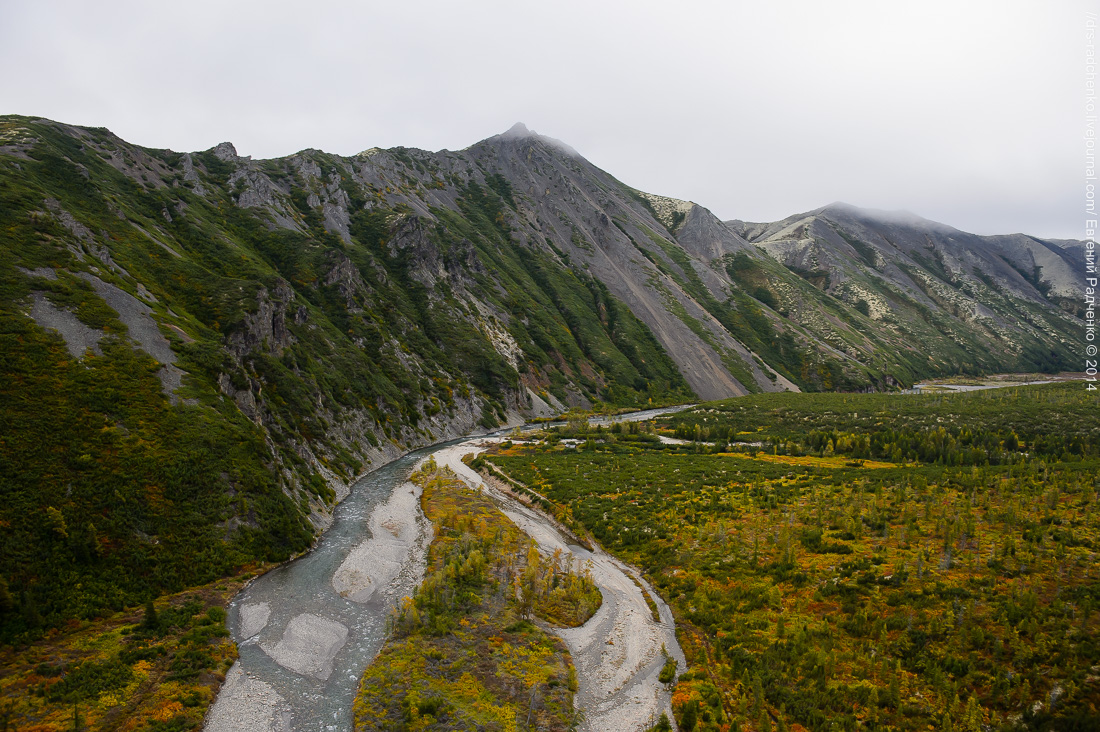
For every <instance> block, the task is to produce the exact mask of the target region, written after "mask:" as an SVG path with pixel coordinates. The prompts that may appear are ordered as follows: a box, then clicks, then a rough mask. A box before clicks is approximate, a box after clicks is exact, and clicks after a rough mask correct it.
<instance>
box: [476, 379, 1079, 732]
mask: <svg viewBox="0 0 1100 732" xmlns="http://www.w3.org/2000/svg"><path fill="white" fill-rule="evenodd" d="M1098 415H1100V403H1098V399H1097V397H1096V392H1090V391H1087V390H1086V388H1085V384H1083V383H1067V384H1055V385H1045V386H1032V387H1020V388H1006V389H998V390H990V391H980V392H971V393H967V394H957V395H946V396H941V395H923V396H920V395H893V396H886V395H852V394H849V395H807V394H801V395H798V394H784V395H757V396H753V397H746V398H743V399H738V400H730V401H728V402H719V403H713V404H706V405H702V406H700V407H698V408H695V409H693V410H690V411H688V412H686V413H682V414H677V415H674V416H672V417H669V418H668V419H667V420H665V421H664V422H662V423H660V424H659V425H653V424H649V425H647V424H642V425H640V426H639V425H622V426H619V425H616V426H612V427H611V428H609V429H595V430H591V429H586V428H583V427H581V426H580V424H579V423H578V424H576V425H573V426H572V427H567V428H562V429H560V430H558V431H557V432H556V433H553V434H551V435H549V437H548V438H547V439H546V440H545V441H544V443H543V444H542V445H541V446H539V447H536V448H529V447H527V448H525V447H519V446H515V447H512V448H511V449H510V450H508V451H506V452H505V453H504V454H499V455H493V456H489V457H488V458H487V459H488V460H490V461H491V462H493V463H494V464H495V465H497V466H499V467H501V468H502V469H504V470H506V471H507V472H508V473H509V474H510V475H511V476H512V477H513V478H514V479H516V480H519V481H521V482H523V483H525V484H526V485H528V486H531V487H532V488H533V489H534V490H537V491H538V492H539V493H540V494H542V495H544V496H546V497H547V498H548V499H549V500H550V501H552V502H553V503H554V507H553V508H554V510H556V511H557V512H558V513H560V514H563V515H568V517H569V519H570V520H571V521H572V522H573V523H574V525H581V526H584V527H586V528H587V529H588V530H589V531H591V532H592V534H593V536H594V537H595V538H596V539H598V540H599V541H600V542H601V543H602V544H603V546H604V547H606V548H607V549H608V550H610V551H612V552H613V553H615V554H617V555H618V556H620V557H622V558H623V559H625V560H627V561H629V562H632V563H634V564H636V565H637V566H639V567H641V568H643V569H644V571H645V572H646V573H647V575H648V576H649V578H650V579H651V580H652V582H653V583H654V585H655V586H656V587H657V588H658V590H659V591H660V592H661V594H662V595H663V596H664V597H665V599H666V600H667V601H668V602H669V604H670V605H671V606H672V608H673V610H674V613H675V615H676V618H677V624H678V625H677V627H678V631H679V636H680V640H681V645H682V646H683V647H684V651H685V653H686V654H687V657H688V660H689V669H688V670H687V672H686V673H685V674H684V675H683V676H681V678H680V681H679V683H678V685H677V688H676V690H675V691H674V699H673V704H674V709H675V710H676V714H677V719H678V722H679V725H680V728H681V729H687V730H719V729H741V730H765V729H792V730H794V729H799V728H804V729H811V730H831V729H851V730H854V729H858V728H869V729H898V730H907V729H908V730H917V729H930V728H931V729H954V730H979V729H989V728H992V729H1003V730H1010V729H1035V730H1086V729H1095V728H1096V726H1097V724H1100V673H1097V669H1098V666H1100V646H1098V645H1097V640H1096V639H1097V631H1098V630H1100V625H1098V624H1100V618H1098V613H1097V606H1098V603H1100V576H1098V574H1097V569H1096V563H1095V555H1096V553H1097V551H1098V550H1100V513H1098V508H1100V504H1098V502H1097V501H1098V494H1097V491H1098V488H1100V484H1098V482H1097V476H1098V475H1100V417H1098ZM655 430H657V432H655ZM660 432H663V433H664V434H665V435H667V436H670V437H671V436H673V435H675V434H676V433H679V434H680V435H681V436H686V437H687V438H688V441H687V442H686V443H685V444H674V445H662V444H661V443H660V442H659V441H658V434H659V433H660ZM563 437H578V438H581V440H582V442H581V443H580V444H579V446H578V447H576V448H570V447H566V446H564V445H563V444H562V443H561V442H560V439H561V438H563ZM730 440H732V441H733V444H730V442H729V441H730Z"/></svg>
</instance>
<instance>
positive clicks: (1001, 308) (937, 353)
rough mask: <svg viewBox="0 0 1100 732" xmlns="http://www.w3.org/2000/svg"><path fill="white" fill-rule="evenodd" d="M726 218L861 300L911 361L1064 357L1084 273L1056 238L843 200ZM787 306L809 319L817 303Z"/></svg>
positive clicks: (794, 267)
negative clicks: (774, 218) (780, 215)
mask: <svg viewBox="0 0 1100 732" xmlns="http://www.w3.org/2000/svg"><path fill="white" fill-rule="evenodd" d="M727 224H728V226H729V227H730V228H731V229H733V230H734V231H736V232H738V233H739V234H742V235H743V236H745V237H747V238H748V239H749V240H750V241H752V243H753V244H754V245H755V246H757V247H759V248H760V249H761V250H762V251H765V252H767V253H768V254H769V255H771V256H772V257H773V258H774V259H775V260H776V261H777V262H779V263H781V264H783V265H784V266H785V267H786V269H788V270H789V271H790V272H792V273H794V274H797V275H799V276H800V277H801V278H803V279H804V280H806V281H807V282H810V283H811V284H813V285H814V286H815V287H816V288H817V289H818V290H819V291H820V292H821V293H823V294H826V295H828V296H829V297H830V298H831V299H833V300H835V301H839V302H842V303H844V304H845V305H846V306H847V307H848V308H850V309H856V310H859V311H860V313H861V314H862V315H864V316H865V317H864V318H863V322H864V323H865V325H866V331H865V332H866V333H867V334H868V335H869V336H870V337H874V338H878V339H881V341H882V342H883V343H889V344H892V346H893V347H896V348H898V349H900V350H901V351H902V352H903V353H904V352H905V351H908V352H909V353H910V354H911V355H910V356H902V358H903V359H904V360H905V361H906V362H907V363H908V364H910V365H911V368H913V369H914V373H916V372H919V371H922V370H928V369H931V370H934V371H939V372H944V373H946V372H951V371H962V372H969V371H975V370H977V371H987V372H988V371H995V370H1001V369H1005V370H1043V371H1046V370H1051V369H1057V368H1064V367H1067V366H1069V364H1071V363H1072V361H1071V358H1072V356H1071V350H1072V344H1073V343H1074V342H1076V340H1077V338H1078V334H1079V333H1080V327H1081V322H1080V320H1078V319H1077V317H1075V316H1076V315H1077V314H1078V313H1079V310H1078V308H1079V304H1078V299H1079V297H1080V293H1082V292H1083V288H1084V279H1083V278H1084V275H1083V273H1082V272H1081V270H1080V269H1079V268H1076V267H1075V266H1074V260H1073V259H1072V255H1071V253H1070V251H1069V250H1067V249H1066V248H1064V247H1061V246H1058V245H1057V244H1054V243H1051V242H1045V241H1042V240H1039V239H1035V238H1034V237H1028V236H1024V235H1021V234H1016V235H1010V236H992V237H982V236H976V235H974V234H968V233H966V232H962V231H959V230H957V229H953V228H951V227H949V226H945V225H943V224H938V223H935V222H932V221H927V220H925V219H921V218H919V217H916V216H913V215H912V214H907V213H904V212H881V211H866V210H861V209H857V208H855V207H852V206H848V205H846V204H833V205H831V206H826V207H824V208H821V209H818V210H816V211H812V212H809V213H806V214H798V215H795V216H791V217H789V218H787V219H784V220H783V221H779V222H775V223H771V224H749V223H746V222H741V221H731V222H727ZM794 317H795V318H796V319H797V320H799V322H802V323H804V324H807V325H809V324H811V323H812V321H813V318H814V317H816V315H815V314H814V313H812V312H810V313H801V314H798V315H796V316H794ZM917 349H919V350H917ZM922 361H924V365H923V368H921V366H922Z"/></svg>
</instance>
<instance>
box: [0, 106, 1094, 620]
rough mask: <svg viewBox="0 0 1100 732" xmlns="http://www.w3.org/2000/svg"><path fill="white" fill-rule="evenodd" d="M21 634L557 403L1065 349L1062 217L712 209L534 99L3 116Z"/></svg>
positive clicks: (166, 579) (171, 576)
mask: <svg viewBox="0 0 1100 732" xmlns="http://www.w3.org/2000/svg"><path fill="white" fill-rule="evenodd" d="M0 231H3V235H2V236H3V239H2V241H3V246H2V247H0V341H2V344H0V415H3V420H4V424H5V429H4V431H3V434H2V435H0V484H2V485H3V486H4V498H5V501H4V505H3V507H2V508H0V521H3V522H4V526H5V531H4V532H3V535H2V536H0V566H2V567H4V568H5V569H4V573H3V576H0V582H2V584H0V637H5V638H13V637H17V636H20V635H25V634H28V633H35V632H39V631H40V629H41V628H44V627H49V626H53V625H57V624H59V623H61V622H64V621H65V620H67V619H69V618H72V617H79V616H92V615H95V614H96V613H99V612H102V611H103V610H104V609H107V608H115V607H121V606H123V605H127V604H133V603H134V602H138V601H141V600H144V599H145V598H146V597H149V596H152V595H155V594H156V593H159V592H163V591H167V590H174V589H180V588H183V587H186V586H191V585H195V584H197V583H199V582H203V581H207V580H209V579H212V578H214V577H217V576H219V575H220V574H222V573H224V572H227V571H229V570H230V569H232V568H234V567H239V566H241V565H244V564H247V563H249V562H252V561H257V560H280V559H283V558H285V557H287V556H289V555H290V554H292V553H294V552H297V551H301V550H303V549H305V548H306V547H308V545H309V543H310V541H311V540H312V538H313V537H314V536H315V535H316V533H317V531H318V530H320V529H321V528H323V527H324V526H326V525H327V523H328V522H329V521H330V519H331V511H332V507H333V506H334V505H335V502H336V501H337V500H338V499H340V498H341V497H342V495H344V494H345V493H346V491H347V490H348V487H349V485H350V483H351V481H352V480H353V479H354V478H355V477H356V476H357V475H359V474H361V473H362V472H363V471H364V470H366V469H367V468H369V467H371V466H374V465H378V464H380V463H381V462H384V461H385V460H388V459H390V458H392V457H394V456H395V455H397V454H399V453H400V452H402V451H404V450H407V449H409V448H412V447H415V446H418V445H424V444H428V443H431V442H435V441H438V440H442V439H446V438H449V437H454V436H457V435H460V434H468V433H470V432H472V431H476V430H482V429H490V428H494V427H498V426H500V425H504V424H516V423H519V422H520V421H522V420H523V419H525V418H529V417H532V416H545V415H549V414H552V413H555V412H557V411H559V410H561V409H564V408H566V407H568V406H578V407H590V406H592V405H593V404H595V403H597V402H601V403H607V404H610V405H613V406H619V407H630V406H638V407H640V406H647V405H651V404H665V403H673V402H683V401H686V400H692V399H717V398H724V397H730V396H739V395H744V394H747V393H750V392H761V391H780V390H831V389H847V390H869V389H870V390H877V389H884V388H891V387H893V386H896V385H899V384H909V383H912V382H913V381H914V380H916V379H919V378H924V377H927V376H934V375H940V374H948V373H958V372H965V373H976V372H981V371H999V370H1036V369H1043V370H1057V369H1063V368H1067V367H1070V366H1072V365H1073V361H1072V350H1071V346H1072V344H1073V343H1074V342H1076V340H1078V334H1079V333H1080V331H1081V322H1080V320H1078V319H1077V318H1076V317H1075V315H1074V313H1075V312H1076V311H1075V309H1074V308H1075V305H1074V302H1073V300H1072V297H1073V293H1074V292H1075V289H1074V288H1075V287H1076V286H1077V280H1076V279H1074V272H1075V270H1074V269H1073V268H1072V266H1070V265H1071V264H1072V246H1073V245H1072V244H1070V245H1069V246H1070V248H1066V247H1065V246H1062V245H1061V244H1057V243H1051V242H1043V241H1040V240H1037V239H1033V238H1031V237H1025V236H1022V235H1017V236H1011V237H975V236H972V235H969V234H964V233H963V232H957V231H955V230H953V229H949V228H948V227H943V226H940V225H938V224H933V223H931V222H924V221H922V220H919V219H916V218H915V217H904V216H897V215H882V214H876V213H873V212H864V211H859V210H857V209H852V208H850V207H846V206H841V205H834V206H830V207H826V208H825V209H821V210H819V211H815V212H811V213H809V214H804V215H801V216H796V217H792V218H791V219H788V220H785V221H783V222H778V223H775V224H747V223H744V222H722V221H720V220H719V219H718V218H717V217H715V216H714V215H713V214H712V213H711V212H710V211H708V210H707V209H705V208H703V207H701V206H699V205H696V204H693V203H689V202H685V201H680V200H677V199H673V198H667V197H662V196H657V195H652V194H649V193H644V192H641V191H638V190H635V189H633V188H631V187H629V186H627V185H625V184H623V183H621V182H619V181H618V180H616V179H615V178H614V177H612V176H611V175H609V174H608V173H606V172H604V171H602V170H600V169H598V168H596V167H595V166H593V165H592V164H591V163H589V162H588V161H586V160H585V159H584V158H583V157H581V156H580V155H579V154H578V153H577V152H576V151H574V150H572V149H571V148H569V147H568V146H566V145H564V144H563V143H560V142H558V141H556V140H553V139H551V138H548V137H544V136H541V135H538V134H536V133H534V132H531V131H529V130H528V129H527V128H525V127H523V126H522V125H517V126H516V127H513V128H512V129H511V130H509V131H508V132H506V133H504V134H501V135H497V136H494V137H490V138H488V139H486V140H483V141H481V142H479V143H477V144H475V145H472V146H471V147H469V148H466V149H465V150H461V151H447V150H443V151H439V152H426V151H422V150H415V149H409V148H392V149H389V150H381V149H377V148H372V149H369V150H366V151H364V152H362V153H359V154H357V155H354V156H350V157H341V156H337V155H332V154H328V153H324V152H321V151H317V150H304V151H302V152H299V153H297V154H294V155H290V156H287V157H284V158H278V159H273V160H252V159H251V158H248V157H244V156H240V155H238V153H237V151H236V150H235V148H234V147H233V146H232V145H231V144H229V143H222V144H220V145H218V146H216V147H214V148H212V149H210V150H206V151H203V152H195V153H176V152H172V151H169V150H155V149H148V148H142V147H139V146H136V145H132V144H129V143H127V142H125V141H123V140H121V139H119V138H118V137H116V136H115V135H113V134H111V133H110V132H109V131H107V130H104V129H99V128H96V129H93V128H81V127H74V126H71V125H66V124H62V123H58V122H53V121H49V120H43V119H34V118H28V117H17V116H7V117H0Z"/></svg>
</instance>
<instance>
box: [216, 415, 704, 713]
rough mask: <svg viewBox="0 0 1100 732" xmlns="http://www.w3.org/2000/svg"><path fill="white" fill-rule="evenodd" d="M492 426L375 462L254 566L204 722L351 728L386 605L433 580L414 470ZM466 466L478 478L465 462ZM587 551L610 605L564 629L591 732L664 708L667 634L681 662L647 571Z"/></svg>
mask: <svg viewBox="0 0 1100 732" xmlns="http://www.w3.org/2000/svg"><path fill="white" fill-rule="evenodd" d="M670 411H676V410H670V409H661V410H647V411H644V412H636V413H633V414H629V415H625V416H623V417H621V418H618V419H624V420H631V421H634V420H643V419H649V418H652V417H654V416H658V415H660V414H665V413H668V412H670ZM592 421H593V422H605V421H607V420H606V419H604V418H597V419H594V420H592ZM486 439H487V438H486V437H473V438H466V439H461V440H453V441H451V442H446V443H441V444H438V445H433V446H431V447H426V448H423V449H420V450H416V451H413V452H411V453H409V454H407V455H405V456H403V457H401V458H399V459H397V460H395V461H393V462H391V463H389V464H387V465H384V466H382V467H379V468H378V469H376V470H374V471H372V472H370V473H368V474H367V475H366V476H364V477H363V478H361V479H360V480H359V481H358V482H356V483H355V485H354V486H353V487H352V489H351V492H350V494H349V495H348V497H347V498H345V499H344V501H343V502H342V503H341V504H340V505H339V506H338V507H337V508H336V512H335V517H334V521H333V524H332V526H331V527H330V528H329V529H328V531H326V532H325V534H324V535H323V536H322V537H321V539H320V540H319V541H318V543H317V545H316V546H315V547H314V549H313V550H311V551H310V552H309V553H307V554H305V555H303V556H301V557H299V558H297V559H295V560H293V561H291V562H287V563H286V564H283V565H281V566H279V567H277V568H275V569H273V570H271V571H270V572H267V573H266V574H264V575H262V576H261V577H258V578H257V579H256V580H254V581H253V582H252V583H250V584H249V585H248V586H247V587H246V588H245V589H244V590H242V591H241V592H240V593H239V594H238V595H237V596H236V597H235V598H234V599H233V601H232V603H231V604H230V608H229V629H230V632H231V633H232V636H233V639H234V640H235V641H236V643H237V645H238V648H239V651H240V657H239V659H238V661H237V662H236V663H235V664H234V665H233V668H232V669H230V671H229V673H228V674H227V675H226V681H225V684H224V685H223V686H222V690H221V692H220V694H219V696H218V699H217V702H216V703H215V705H214V706H213V707H212V708H211V710H210V712H209V714H208V715H207V719H206V725H205V729H206V730H207V732H238V731H240V732H244V731H245V730H247V731H248V732H264V731H270V732H347V731H349V730H351V728H352V710H351V707H352V702H353V701H354V698H355V693H356V689H357V686H358V681H359V678H360V677H361V676H362V674H363V671H364V670H365V669H366V667H367V666H368V665H369V664H370V662H371V660H372V659H373V658H374V657H375V656H376V655H377V654H378V652H379V650H380V649H381V648H382V645H383V643H384V642H385V640H386V636H387V628H386V621H387V618H388V617H389V614H390V611H391V609H392V608H393V607H394V605H395V604H396V603H397V602H399V601H400V600H401V598H403V597H405V596H407V595H412V594H413V592H414V590H415V589H416V587H417V586H418V585H419V584H420V582H421V581H422V579H423V572H424V558H425V555H426V552H427V547H428V545H429V543H430V542H431V538H432V529H431V525H430V523H429V522H428V521H427V519H426V518H425V517H424V515H423V512H422V511H421V509H420V495H419V489H417V488H416V487H415V486H414V485H413V484H412V483H410V482H409V480H408V478H409V475H410V474H411V473H412V471H413V469H414V468H415V466H416V465H417V464H418V463H419V462H420V461H421V460H423V459H424V458H426V457H427V456H429V455H432V454H434V453H439V452H442V453H443V454H442V455H441V456H440V457H444V462H448V463H452V464H453V465H454V466H455V467H457V468H459V469H461V468H464V467H465V466H464V465H461V463H456V462H454V460H455V459H456V458H455V456H460V455H461V454H463V453H465V452H470V451H476V450H477V445H478V444H479V443H481V442H483V441H485V440H486ZM488 439H492V438H491V437H490V438H488ZM497 439H499V436H498V437H497ZM448 456H449V457H450V459H447V457H448ZM464 477H466V479H467V481H468V482H473V481H475V480H477V478H476V476H473V475H472V471H468V469H467V473H466V475H465V476H464ZM495 498H496V499H497V501H498V503H499V504H500V505H501V508H502V510H504V512H505V514H506V515H508V516H509V517H510V518H512V520H513V521H515V522H516V523H517V525H519V526H520V528H521V529H523V530H524V531H526V532H527V533H528V534H530V535H531V536H532V537H533V538H534V539H535V540H536V541H537V542H539V544H540V546H541V547H542V548H543V549H544V550H547V551H552V550H553V548H556V547H557V546H559V545H563V548H567V549H571V550H573V551H574V552H579V551H581V550H580V548H579V547H576V546H570V547H564V543H565V540H564V539H563V537H561V535H560V534H558V533H557V531H556V530H555V529H554V527H553V526H552V525H551V523H550V522H549V521H547V520H545V519H544V517H542V516H541V514H539V513H537V512H534V511H531V510H529V509H526V508H525V507H523V506H520V505H518V504H517V503H516V502H514V501H512V500H511V499H509V498H508V497H507V496H503V495H499V494H498V495H496V496H495ZM578 558H580V557H578ZM584 559H595V560H596V565H597V567H599V568H600V571H598V572H596V577H595V578H596V580H597V583H598V584H599V585H600V586H601V590H602V591H603V593H604V596H605V603H604V605H605V607H602V608H601V610H600V611H599V612H598V613H597V614H596V615H595V616H594V617H593V618H592V619H591V620H590V621H589V622H588V623H586V624H585V625H584V626H582V627H581V628H577V629H570V630H566V631H563V632H562V633H561V635H562V637H563V639H564V640H565V641H566V644H567V645H569V647H570V651H571V652H572V654H573V656H574V661H575V663H576V665H577V671H578V675H579V678H580V689H579V692H578V701H579V703H581V704H582V705H583V706H584V707H586V709H585V711H586V713H587V714H588V719H589V721H588V722H587V723H586V724H585V725H584V727H585V728H586V729H588V730H591V732H598V731H599V730H602V729H617V730H623V731H624V732H626V730H629V729H639V728H642V727H644V726H645V723H646V722H648V721H649V720H650V719H651V718H652V717H653V715H654V713H659V711H660V710H662V709H664V708H667V703H668V700H667V698H665V697H666V696H667V693H664V692H663V691H662V689H661V688H659V687H658V686H657V684H656V683H655V674H656V670H658V669H659V667H660V663H659V662H658V658H657V656H656V655H655V654H656V652H657V649H658V648H659V646H660V644H663V645H665V646H666V647H667V648H668V649H669V650H670V652H671V653H672V654H673V655H674V656H675V657H677V658H678V660H679V661H680V663H681V668H683V665H682V664H683V663H684V661H683V656H682V653H681V652H680V649H679V646H678V645H677V644H676V641H675V632H674V628H673V625H672V616H671V613H670V612H669V611H668V609H667V608H666V607H664V604H663V603H661V602H660V601H659V599H658V600H657V602H658V605H659V608H660V611H661V612H660V614H661V622H660V623H655V622H653V621H652V619H651V618H648V612H647V611H646V610H645V607H646V606H645V604H644V600H643V599H642V595H641V591H640V589H639V588H638V587H637V586H636V582H635V580H637V581H639V582H640V581H641V580H640V578H638V577H637V576H636V573H635V572H634V571H633V570H632V569H630V568H628V567H625V566H624V565H622V564H621V563H618V562H616V561H615V560H614V559H612V558H611V557H609V556H607V555H606V554H603V553H602V552H601V553H600V556H599V557H595V556H593V555H588V554H587V552H585V553H584ZM631 575H634V578H633V579H630V576H631ZM643 584H644V583H643ZM639 603H641V604H640V607H639ZM643 616H645V617H643ZM616 637H617V638H618V639H620V646H619V647H620V648H621V649H622V653H621V654H619V655H618V656H616V655H615V654H614V653H609V652H608V650H607V649H610V648H614V643H611V644H609V643H607V641H608V640H611V641H614V640H615V639H616ZM638 639H643V640H644V641H647V642H643V643H638V642H637V640H638ZM624 641H626V642H624ZM661 660H663V658H662V659H661ZM587 707H591V708H587ZM597 707H599V708H597ZM616 710H618V711H616ZM624 713H625V716H623V715H624ZM601 720H606V722H601ZM612 720H615V721H614V722H613V721H612ZM611 725H614V726H611Z"/></svg>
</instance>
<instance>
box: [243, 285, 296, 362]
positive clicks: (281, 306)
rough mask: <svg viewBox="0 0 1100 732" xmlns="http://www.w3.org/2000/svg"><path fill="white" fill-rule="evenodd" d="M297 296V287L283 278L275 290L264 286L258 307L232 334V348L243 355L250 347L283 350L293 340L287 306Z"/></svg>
mask: <svg viewBox="0 0 1100 732" xmlns="http://www.w3.org/2000/svg"><path fill="white" fill-rule="evenodd" d="M293 300H294V290H293V289H292V288H291V287H290V285H289V284H288V283H287V282H286V281H284V280H279V281H278V284H276V286H275V288H274V290H273V291H272V292H268V289H267V288H266V287H261V288H260V290H259V292H258V293H257V294H256V309H255V310H254V311H253V312H251V313H249V314H247V315H245V316H244V320H243V321H242V323H241V325H240V327H239V328H237V329H236V330H235V331H233V333H232V334H231V335H230V336H229V350H230V352H231V353H232V354H233V355H234V356H236V357H237V359H238V360H239V359H241V358H242V357H243V356H244V355H245V354H247V353H249V352H250V351H254V350H255V351H265V352H268V353H280V352H281V351H282V350H283V349H284V348H286V347H287V346H289V345H290V344H291V342H292V339H293V336H292V335H291V334H290V331H289V330H287V325H286V314H287V308H288V306H289V305H290V303H291V302H292V301H293Z"/></svg>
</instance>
